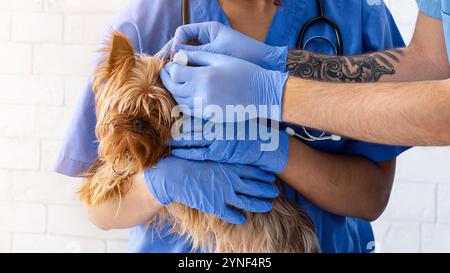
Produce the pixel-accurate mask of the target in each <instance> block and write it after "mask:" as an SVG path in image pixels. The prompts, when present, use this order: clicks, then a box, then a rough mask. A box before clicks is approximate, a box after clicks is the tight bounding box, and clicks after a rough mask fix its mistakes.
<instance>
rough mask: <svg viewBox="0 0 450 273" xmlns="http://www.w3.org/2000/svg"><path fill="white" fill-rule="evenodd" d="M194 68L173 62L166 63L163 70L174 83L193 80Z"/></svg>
mask: <svg viewBox="0 0 450 273" xmlns="http://www.w3.org/2000/svg"><path fill="white" fill-rule="evenodd" d="M194 69H195V68H193V67H189V66H184V65H180V64H177V63H175V62H172V63H169V64H167V65H166V67H165V70H166V71H167V73H168V74H169V75H170V78H171V79H172V81H174V82H176V83H185V82H189V81H192V80H193V74H194V73H195V71H193V70H194Z"/></svg>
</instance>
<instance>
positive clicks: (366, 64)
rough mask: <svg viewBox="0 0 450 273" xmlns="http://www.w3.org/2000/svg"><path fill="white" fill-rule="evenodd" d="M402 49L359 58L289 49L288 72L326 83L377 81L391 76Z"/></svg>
mask: <svg viewBox="0 0 450 273" xmlns="http://www.w3.org/2000/svg"><path fill="white" fill-rule="evenodd" d="M402 55H403V53H402V51H401V50H390V51H384V52H377V53H372V54H367V55H360V56H349V57H342V56H331V55H323V54H315V53H312V52H308V51H304V50H290V51H289V55H288V62H287V69H288V71H289V73H290V74H291V75H292V76H295V77H301V78H304V79H310V80H322V81H328V82H377V81H379V80H380V78H381V77H383V76H385V75H394V74H395V73H396V71H395V64H396V63H399V62H400V59H399V56H402Z"/></svg>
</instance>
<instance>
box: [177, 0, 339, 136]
mask: <svg viewBox="0 0 450 273" xmlns="http://www.w3.org/2000/svg"><path fill="white" fill-rule="evenodd" d="M316 2H317V9H318V14H319V16H317V17H314V18H312V19H311V20H309V21H308V22H306V23H305V24H304V25H303V27H302V29H301V30H300V35H299V38H298V41H297V48H298V49H306V48H307V46H308V45H309V44H310V43H312V42H313V41H317V40H322V41H325V42H327V43H328V44H329V45H330V46H331V48H332V49H333V51H334V55H343V53H344V47H343V43H342V34H341V31H340V29H339V26H338V25H337V24H336V22H334V21H333V20H332V19H330V18H329V17H327V16H325V12H324V7H323V0H316ZM181 9H182V13H181V15H182V22H183V25H187V24H189V23H190V21H191V19H190V1H189V0H182V5H181ZM320 23H324V24H327V25H329V26H330V27H331V28H332V29H333V31H334V33H335V36H336V45H335V44H334V43H333V42H332V41H331V40H330V39H329V38H327V37H325V36H318V35H316V36H313V37H311V38H309V39H308V40H306V41H305V38H306V34H307V32H308V30H309V29H310V28H312V27H313V26H314V25H317V24H320ZM302 130H303V133H304V135H300V134H297V133H296V132H295V130H294V129H292V128H290V127H288V128H286V133H287V134H288V135H290V136H296V137H299V138H301V139H303V140H305V141H309V142H315V141H324V140H333V141H341V140H342V137H340V136H337V135H331V136H326V134H327V133H326V132H322V133H321V134H320V135H319V136H317V137H316V136H314V135H313V134H312V133H311V132H310V131H309V129H308V128H306V127H304V126H303V127H302Z"/></svg>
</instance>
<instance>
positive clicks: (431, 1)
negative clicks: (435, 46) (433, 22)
mask: <svg viewBox="0 0 450 273" xmlns="http://www.w3.org/2000/svg"><path fill="white" fill-rule="evenodd" d="M416 1H417V4H418V5H419V10H420V11H421V12H423V13H424V14H426V15H428V16H431V17H434V18H436V19H438V20H442V23H443V24H444V34H445V41H446V43H447V57H448V62H449V64H450V0H416Z"/></svg>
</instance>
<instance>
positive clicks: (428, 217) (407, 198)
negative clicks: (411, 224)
mask: <svg viewBox="0 0 450 273" xmlns="http://www.w3.org/2000/svg"><path fill="white" fill-rule="evenodd" d="M435 195H436V187H435V185H432V184H423V183H396V184H394V188H393V191H392V195H391V199H390V201H389V205H388V208H387V209H386V211H385V213H384V214H383V217H382V219H384V220H414V221H425V222H432V221H434V220H435V216H436V209H435V202H436V196H435Z"/></svg>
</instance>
